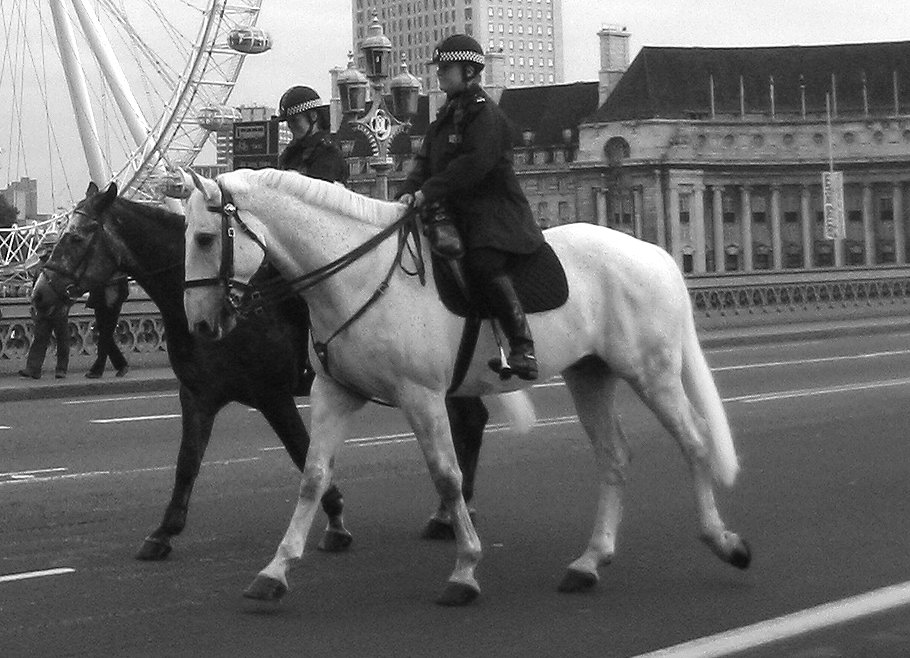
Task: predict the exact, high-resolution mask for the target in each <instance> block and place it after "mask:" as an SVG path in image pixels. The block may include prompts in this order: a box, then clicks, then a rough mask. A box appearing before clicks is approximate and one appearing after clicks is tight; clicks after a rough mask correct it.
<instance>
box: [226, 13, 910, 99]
mask: <svg viewBox="0 0 910 658" xmlns="http://www.w3.org/2000/svg"><path fill="white" fill-rule="evenodd" d="M562 9H563V38H564V44H565V74H566V80H565V81H566V82H572V81H576V80H597V74H598V71H599V69H600V55H599V49H598V48H599V45H598V38H597V31H598V30H599V29H600V28H601V27H602V26H605V25H610V26H617V27H625V28H626V29H627V30H628V31H629V32H630V33H631V39H630V44H631V50H632V53H631V55H632V58H633V59H634V57H635V55H636V53H637V52H638V50H639V49H640V48H641V47H642V46H646V45H648V46H771V45H816V44H826V43H858V42H868V41H903V40H910V12H907V11H905V10H904V7H903V2H902V1H901V0H827V1H824V2H823V1H821V0H622V1H619V0H562ZM258 25H259V26H260V27H262V28H265V29H266V30H268V31H269V33H270V34H271V35H272V40H273V47H272V50H271V51H270V52H268V53H265V54H262V55H257V56H255V57H249V58H247V60H246V63H245V64H244V68H243V70H242V71H241V73H240V78H239V79H238V86H237V88H236V89H235V91H234V93H233V96H232V98H231V101H232V103H234V104H236V105H241V104H269V105H275V104H277V100H278V98H279V97H280V96H281V93H282V92H283V91H284V90H285V89H286V88H287V87H290V86H292V85H295V84H306V85H309V86H311V87H313V88H315V89H316V90H317V91H318V92H319V93H320V95H323V96H324V97H329V95H330V94H329V86H330V83H329V80H330V78H329V73H328V71H329V70H330V69H331V68H332V67H335V66H345V65H346V64H347V52H348V50H349V49H350V48H351V43H352V37H351V29H352V28H351V0H320V1H317V0H264V2H263V3H262V11H261V14H260V17H259V23H258Z"/></svg>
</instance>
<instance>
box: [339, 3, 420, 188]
mask: <svg viewBox="0 0 910 658" xmlns="http://www.w3.org/2000/svg"><path fill="white" fill-rule="evenodd" d="M360 48H361V50H362V51H363V54H364V58H365V61H366V74H364V73H362V72H361V71H358V70H357V69H356V68H355V65H354V54H353V53H349V54H348V59H349V61H348V67H347V69H345V70H344V71H342V72H341V73H340V74H339V75H338V80H337V85H338V95H339V96H340V98H341V113H342V115H343V117H344V120H345V121H346V122H347V123H348V125H349V126H351V128H353V129H354V130H357V131H359V132H361V133H362V134H364V135H365V136H366V137H367V140H368V141H369V143H370V151H371V158H370V166H371V167H372V168H373V170H374V171H375V172H376V195H375V196H377V197H379V198H380V199H388V198H389V171H390V170H391V169H392V166H393V163H392V159H391V157H390V156H389V145H390V144H391V142H392V140H393V139H394V138H395V136H396V135H398V133H399V132H401V131H403V130H407V129H409V128H410V126H411V119H412V118H413V117H414V115H415V114H417V97H418V95H419V94H420V81H419V80H418V79H417V78H415V77H414V76H413V75H411V74H410V73H409V72H408V69H407V64H404V63H402V66H401V72H400V73H399V74H398V75H396V76H395V77H394V78H393V79H392V80H391V82H390V83H389V88H390V92H391V96H392V103H391V107H390V108H389V107H387V106H386V102H385V97H384V93H383V92H384V91H385V82H386V80H388V79H389V76H390V70H391V65H392V42H391V41H389V39H388V37H386V36H385V34H384V32H383V29H382V25H381V24H380V22H379V16H378V15H377V14H376V12H375V11H374V12H373V20H372V21H371V22H370V26H369V28H368V36H367V37H366V38H365V39H364V40H363V43H362V44H361V46H360ZM367 86H369V87H370V92H371V93H370V96H371V103H370V106H369V109H368V108H367V101H366V90H367Z"/></svg>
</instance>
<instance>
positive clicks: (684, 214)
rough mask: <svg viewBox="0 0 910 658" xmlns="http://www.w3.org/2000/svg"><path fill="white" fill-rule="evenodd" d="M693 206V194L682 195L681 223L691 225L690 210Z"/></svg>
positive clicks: (680, 199) (680, 205) (680, 203)
mask: <svg viewBox="0 0 910 658" xmlns="http://www.w3.org/2000/svg"><path fill="white" fill-rule="evenodd" d="M691 205H692V195H691V194H680V195H679V223H680V224H688V223H689V219H690V216H689V208H690V207H691Z"/></svg>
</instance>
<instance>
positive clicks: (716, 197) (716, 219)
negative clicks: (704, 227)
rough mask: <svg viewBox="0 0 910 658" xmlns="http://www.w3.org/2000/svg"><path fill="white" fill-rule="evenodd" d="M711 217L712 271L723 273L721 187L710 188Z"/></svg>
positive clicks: (724, 259) (724, 254)
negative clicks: (712, 236)
mask: <svg viewBox="0 0 910 658" xmlns="http://www.w3.org/2000/svg"><path fill="white" fill-rule="evenodd" d="M712 197H713V198H712V202H711V217H712V220H713V223H714V271H715V272H725V271H726V269H727V263H726V257H727V254H726V251H725V249H724V246H725V245H724V188H723V185H714V186H713V187H712Z"/></svg>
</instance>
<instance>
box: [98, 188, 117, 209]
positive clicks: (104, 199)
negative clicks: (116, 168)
mask: <svg viewBox="0 0 910 658" xmlns="http://www.w3.org/2000/svg"><path fill="white" fill-rule="evenodd" d="M116 198H117V183H116V182H114V181H111V182H110V183H109V184H108V186H107V188H106V189H105V190H104V192H102V193H101V205H102V207H105V208H106V207H107V206H109V205H110V204H112V203H113V202H114V199H116Z"/></svg>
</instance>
